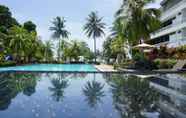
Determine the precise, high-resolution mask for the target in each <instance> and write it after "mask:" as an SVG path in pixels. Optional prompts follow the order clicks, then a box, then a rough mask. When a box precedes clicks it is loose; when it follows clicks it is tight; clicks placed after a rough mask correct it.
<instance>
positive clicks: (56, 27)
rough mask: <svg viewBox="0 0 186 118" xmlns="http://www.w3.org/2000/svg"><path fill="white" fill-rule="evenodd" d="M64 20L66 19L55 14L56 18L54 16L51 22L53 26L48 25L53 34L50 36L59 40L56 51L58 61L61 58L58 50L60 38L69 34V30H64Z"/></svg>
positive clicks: (59, 48) (59, 49)
mask: <svg viewBox="0 0 186 118" xmlns="http://www.w3.org/2000/svg"><path fill="white" fill-rule="evenodd" d="M65 22H66V20H65V19H64V18H63V17H62V18H61V17H59V16H57V17H56V18H54V20H53V22H52V24H53V26H52V27H50V30H51V31H53V35H52V37H53V38H55V39H57V40H58V41H59V42H58V49H57V50H58V51H57V54H58V61H60V58H61V54H60V51H61V46H60V44H61V41H60V40H61V38H68V36H69V34H70V33H69V32H68V31H67V30H66V26H65Z"/></svg>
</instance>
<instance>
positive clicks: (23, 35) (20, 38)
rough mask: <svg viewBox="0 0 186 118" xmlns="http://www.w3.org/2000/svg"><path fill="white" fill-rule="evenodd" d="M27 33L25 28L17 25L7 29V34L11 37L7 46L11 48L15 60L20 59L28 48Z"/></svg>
mask: <svg viewBox="0 0 186 118" xmlns="http://www.w3.org/2000/svg"><path fill="white" fill-rule="evenodd" d="M28 35H29V34H28V32H27V30H25V29H24V28H22V27H19V26H14V27H12V28H11V29H10V31H9V36H10V37H11V40H10V42H9V46H10V48H11V49H12V53H13V54H14V57H15V59H16V60H17V61H20V60H21V57H24V56H25V55H26V51H27V50H29V49H28V48H29V47H28V43H29V37H28Z"/></svg>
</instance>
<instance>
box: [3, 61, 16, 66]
mask: <svg viewBox="0 0 186 118" xmlns="http://www.w3.org/2000/svg"><path fill="white" fill-rule="evenodd" d="M15 65H16V63H15V62H14V61H5V62H0V67H8V66H15Z"/></svg>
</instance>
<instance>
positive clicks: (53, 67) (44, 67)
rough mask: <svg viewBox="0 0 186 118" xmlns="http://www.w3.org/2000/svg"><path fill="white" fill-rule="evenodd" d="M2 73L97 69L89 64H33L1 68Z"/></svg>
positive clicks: (90, 70)
mask: <svg viewBox="0 0 186 118" xmlns="http://www.w3.org/2000/svg"><path fill="white" fill-rule="evenodd" d="M0 71H40V72H42V71H44V72H56V71H60V72H61V71H62V72H97V69H96V68H95V67H94V66H93V65H89V64H32V65H24V66H14V67H3V68H0Z"/></svg>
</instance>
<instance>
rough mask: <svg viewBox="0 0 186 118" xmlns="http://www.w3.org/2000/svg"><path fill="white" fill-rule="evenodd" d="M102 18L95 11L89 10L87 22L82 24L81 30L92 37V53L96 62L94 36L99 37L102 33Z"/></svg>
mask: <svg viewBox="0 0 186 118" xmlns="http://www.w3.org/2000/svg"><path fill="white" fill-rule="evenodd" d="M102 19H103V18H99V17H98V14H97V12H91V13H90V14H89V15H88V18H87V23H86V24H85V25H84V28H83V30H84V31H85V33H86V34H87V36H88V37H89V38H90V37H92V38H93V39H94V55H95V62H96V38H99V37H101V36H102V35H103V34H104V31H103V30H104V29H105V23H103V22H102Z"/></svg>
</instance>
